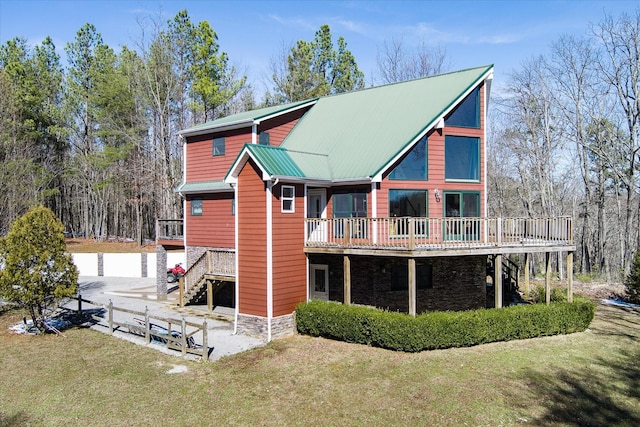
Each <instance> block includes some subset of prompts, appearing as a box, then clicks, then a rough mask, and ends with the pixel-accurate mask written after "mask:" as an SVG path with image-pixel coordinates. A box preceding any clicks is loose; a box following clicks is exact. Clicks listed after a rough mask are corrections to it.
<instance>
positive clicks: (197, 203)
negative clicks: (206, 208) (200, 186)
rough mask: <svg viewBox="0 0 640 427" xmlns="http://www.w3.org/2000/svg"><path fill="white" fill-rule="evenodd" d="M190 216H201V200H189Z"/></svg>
mask: <svg viewBox="0 0 640 427" xmlns="http://www.w3.org/2000/svg"><path fill="white" fill-rule="evenodd" d="M191 215H193V216H201V215H202V199H191Z"/></svg>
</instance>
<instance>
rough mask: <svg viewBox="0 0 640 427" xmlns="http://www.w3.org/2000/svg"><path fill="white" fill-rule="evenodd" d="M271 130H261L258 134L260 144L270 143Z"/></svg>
mask: <svg viewBox="0 0 640 427" xmlns="http://www.w3.org/2000/svg"><path fill="white" fill-rule="evenodd" d="M269 139H270V138H269V132H260V134H259V136H258V143H259V144H260V145H269Z"/></svg>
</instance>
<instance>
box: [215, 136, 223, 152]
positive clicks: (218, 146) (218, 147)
mask: <svg viewBox="0 0 640 427" xmlns="http://www.w3.org/2000/svg"><path fill="white" fill-rule="evenodd" d="M213 155H214V156H224V137H222V138H213Z"/></svg>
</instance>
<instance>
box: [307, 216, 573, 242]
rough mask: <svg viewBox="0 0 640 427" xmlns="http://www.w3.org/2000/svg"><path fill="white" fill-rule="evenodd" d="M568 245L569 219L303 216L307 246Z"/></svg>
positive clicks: (570, 240) (570, 238) (569, 238)
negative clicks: (306, 217) (304, 218)
mask: <svg viewBox="0 0 640 427" xmlns="http://www.w3.org/2000/svg"><path fill="white" fill-rule="evenodd" d="M572 244H573V235H572V224H571V217H569V216H563V217H556V218H414V217H401V218H397V217H395V218H308V219H306V246H307V247H311V248H323V247H327V248H364V249H401V250H402V249H404V250H416V249H462V248H482V247H503V246H506V247H508V246H551V245H553V246H564V245H572Z"/></svg>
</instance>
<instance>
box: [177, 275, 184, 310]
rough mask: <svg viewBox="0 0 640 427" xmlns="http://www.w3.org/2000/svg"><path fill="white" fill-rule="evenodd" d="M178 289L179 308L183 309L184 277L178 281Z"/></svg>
mask: <svg viewBox="0 0 640 427" xmlns="http://www.w3.org/2000/svg"><path fill="white" fill-rule="evenodd" d="M178 287H179V288H180V304H179V305H180V307H184V276H181V277H180V279H178Z"/></svg>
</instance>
